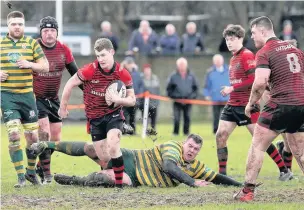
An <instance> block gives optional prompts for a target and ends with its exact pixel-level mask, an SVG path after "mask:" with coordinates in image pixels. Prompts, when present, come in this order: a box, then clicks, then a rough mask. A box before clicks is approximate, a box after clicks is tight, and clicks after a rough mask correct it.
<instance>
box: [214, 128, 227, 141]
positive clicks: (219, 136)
mask: <svg viewBox="0 0 304 210" xmlns="http://www.w3.org/2000/svg"><path fill="white" fill-rule="evenodd" d="M215 138H216V141H217V142H219V143H220V142H225V141H226V140H227V138H228V132H227V131H223V130H218V131H217V132H216V134H215Z"/></svg>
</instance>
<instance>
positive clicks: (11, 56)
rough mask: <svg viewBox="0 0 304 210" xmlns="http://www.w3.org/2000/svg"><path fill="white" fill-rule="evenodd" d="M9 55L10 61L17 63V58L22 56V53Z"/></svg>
mask: <svg viewBox="0 0 304 210" xmlns="http://www.w3.org/2000/svg"><path fill="white" fill-rule="evenodd" d="M7 56H8V57H9V62H11V63H16V62H17V60H18V59H19V58H20V57H21V54H20V53H8V54H7Z"/></svg>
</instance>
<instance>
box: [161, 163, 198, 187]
mask: <svg viewBox="0 0 304 210" xmlns="http://www.w3.org/2000/svg"><path fill="white" fill-rule="evenodd" d="M163 170H164V172H165V173H166V174H168V175H169V176H170V177H172V178H174V179H176V180H178V181H179V182H180V183H184V184H186V185H188V186H191V187H194V186H195V185H194V183H195V180H194V179H193V178H192V177H191V176H189V175H188V174H186V173H185V172H183V171H182V170H181V169H180V168H179V167H178V166H177V163H176V162H175V161H173V160H170V159H165V160H164V161H163Z"/></svg>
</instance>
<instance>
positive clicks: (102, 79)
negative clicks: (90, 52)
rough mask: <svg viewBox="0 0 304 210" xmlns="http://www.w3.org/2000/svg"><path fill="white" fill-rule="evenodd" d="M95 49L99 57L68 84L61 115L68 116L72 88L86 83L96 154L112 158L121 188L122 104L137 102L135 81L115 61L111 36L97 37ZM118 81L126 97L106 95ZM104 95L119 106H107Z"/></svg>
mask: <svg viewBox="0 0 304 210" xmlns="http://www.w3.org/2000/svg"><path fill="white" fill-rule="evenodd" d="M94 50H95V54H96V57H97V59H96V60H95V61H94V62H92V63H90V64H88V65H86V66H84V67H83V68H82V69H79V70H78V72H77V74H75V75H74V76H72V77H71V78H70V79H69V81H68V82H67V84H66V85H65V87H64V90H63V93H62V99H61V103H60V108H59V116H60V117H62V118H66V117H67V116H68V110H67V105H68V100H69V98H70V96H71V92H72V88H74V87H76V86H78V85H80V84H83V87H84V91H83V99H84V104H85V112H86V117H87V118H88V122H89V130H90V133H91V136H92V141H93V144H94V148H95V150H96V154H97V156H98V157H99V159H100V160H101V161H103V162H105V163H107V162H109V160H111V161H112V164H113V170H114V174H115V184H116V186H117V187H122V178H123V169H124V161H123V157H122V153H121V151H120V146H119V145H120V138H121V130H122V125H123V121H124V116H123V112H122V107H123V106H134V105H135V101H136V98H135V94H134V89H133V87H132V85H133V82H132V78H131V75H130V73H129V72H128V71H127V70H126V69H124V68H120V64H119V63H118V62H115V61H114V53H115V51H114V49H113V45H112V43H111V41H110V40H109V39H106V38H101V39H98V40H97V41H96V42H95V45H94ZM115 80H121V81H122V82H124V83H125V85H126V88H127V90H126V94H127V95H126V97H125V98H121V97H120V96H119V95H118V93H117V91H116V92H115V91H112V92H110V93H109V95H106V94H105V92H106V88H107V87H108V86H109V84H111V83H112V82H113V81H115ZM105 95H106V97H108V98H109V100H110V101H111V102H113V103H115V104H116V105H117V106H116V107H115V108H113V109H112V108H110V107H108V105H107V103H106V101H105ZM108 148H109V149H108Z"/></svg>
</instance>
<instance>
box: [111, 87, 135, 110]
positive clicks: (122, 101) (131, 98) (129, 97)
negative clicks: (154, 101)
mask: <svg viewBox="0 0 304 210" xmlns="http://www.w3.org/2000/svg"><path fill="white" fill-rule="evenodd" d="M112 102H114V103H115V104H118V105H121V106H127V107H132V106H135V103H136V96H135V92H134V89H133V88H129V89H128V88H127V94H126V97H125V98H121V97H119V96H118V97H115V96H114V97H112Z"/></svg>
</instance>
